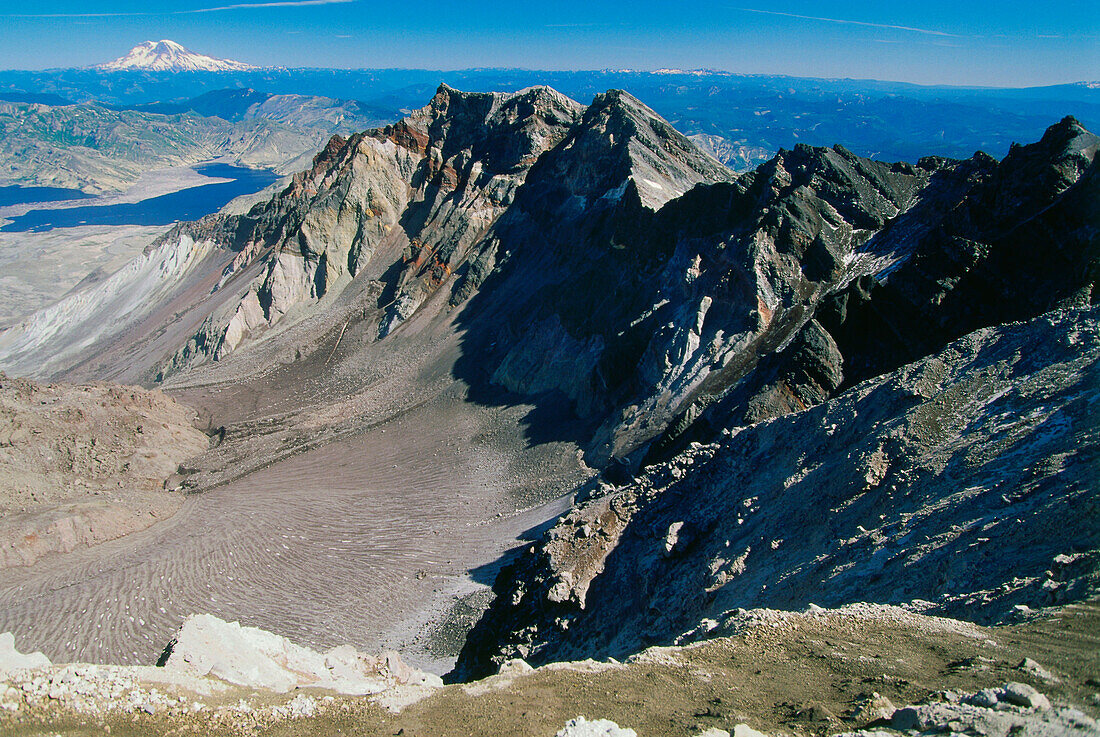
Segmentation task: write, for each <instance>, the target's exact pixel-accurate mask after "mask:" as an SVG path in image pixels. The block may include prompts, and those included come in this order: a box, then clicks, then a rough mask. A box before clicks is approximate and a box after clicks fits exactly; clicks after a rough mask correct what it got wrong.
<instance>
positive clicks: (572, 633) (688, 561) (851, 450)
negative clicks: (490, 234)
mask: <svg viewBox="0 0 1100 737" xmlns="http://www.w3.org/2000/svg"><path fill="white" fill-rule="evenodd" d="M1097 316H1098V314H1097V308H1092V309H1089V310H1068V311H1065V312H1061V313H1058V312H1055V313H1051V314H1049V315H1046V316H1043V317H1040V318H1036V319H1035V320H1033V321H1031V322H1029V323H1022V324H1017V325H1010V326H1004V327H1000V328H994V329H984V330H980V331H977V332H975V333H972V334H970V335H968V336H966V337H965V338H963V339H960V340H959V341H956V342H955V343H952V344H951V345H950V346H948V348H947V349H945V350H944V351H942V352H940V353H938V354H936V355H933V356H930V357H928V358H925V359H922V360H921V361H918V362H916V363H913V364H910V365H908V366H906V367H904V368H902V369H899V370H898V371H896V372H893V373H891V374H887V375H885V376H882V377H879V378H877V379H874V380H868V381H866V382H863V383H861V384H859V385H857V386H855V387H853V388H852V389H851V390H849V391H847V392H845V393H843V394H841V395H840V396H838V397H837V398H835V399H833V400H830V401H829V402H826V403H824V404H821V405H818V406H816V407H814V408H812V409H809V410H805V411H803V412H798V413H794V414H790V415H787V416H784V417H780V418H778V419H774V420H771V421H767V422H762V423H758V424H755V425H752V426H749V427H745V428H731V429H729V430H727V431H726V432H725V433H724V437H723V438H722V439H721V440H720V441H719V442H717V443H712V444H709V445H695V446H693V447H692V448H690V449H688V450H687V451H685V452H683V453H681V454H680V455H678V456H676V457H675V458H673V459H672V460H671V461H669V462H667V463H662V464H658V465H655V466H653V467H651V468H649V469H648V470H647V471H646V472H645V474H643V475H642V476H641V477H640V478H639V479H638V480H637V481H635V482H633V483H630V484H626V485H623V486H621V487H619V488H615V487H611V486H608V485H606V484H604V483H601V482H598V481H597V482H594V483H593V484H592V485H591V486H590V488H589V489H588V491H587V496H589V497H590V498H588V499H587V500H584V494H582V501H580V502H579V503H578V504H577V505H576V506H575V507H574V508H573V510H572V511H570V512H569V513H568V514H566V515H564V516H563V517H562V518H561V519H560V520H559V521H558V522H557V524H556V525H555V526H554V527H553V528H552V529H551V530H550V531H548V532H547V533H546V534H545V535H544V536H543V537H542V538H541V539H540V540H539V541H538V542H537V543H536V544H535V545H533V546H531V547H530V548H529V549H527V550H526V551H525V552H524V553H523V554H522V555H521V556H520V558H519V559H518V560H517V561H516V562H515V563H514V564H513V565H512V566H511V567H509V568H507V569H505V570H504V571H502V574H501V576H500V577H499V578H498V580H497V584H496V586H495V593H496V599H495V602H494V603H493V605H492V606H491V607H490V609H489V611H488V613H487V614H486V616H485V617H484V618H483V619H482V621H481V622H479V623H478V625H477V626H476V627H475V629H474V631H473V632H472V633H471V635H470V637H469V638H468V640H467V644H466V647H465V649H464V650H463V654H462V655H461V656H460V659H459V664H458V666H457V669H456V676H457V677H459V678H468V677H471V676H477V675H483V674H485V673H486V672H492V671H493V670H495V668H496V667H497V665H498V664H499V663H501V662H504V661H505V660H507V659H509V658H513V657H523V658H525V659H527V660H531V661H532V662H536V663H541V662H549V661H552V660H563V659H571V658H575V657H578V656H579V655H581V654H584V656H587V657H606V656H613V657H621V656H623V655H625V654H629V653H631V652H634V651H636V650H638V649H639V648H641V647H643V646H645V645H648V644H653V643H662V642H664V643H667V642H671V641H672V640H673V639H674V638H675V637H676V636H677V635H679V633H681V632H684V631H687V630H690V629H693V628H696V627H700V628H702V630H703V631H706V630H707V629H708V628H714V627H718V626H719V625H718V624H716V623H718V622H721V621H722V620H723V618H724V617H726V616H728V612H730V611H731V610H736V609H738V608H744V607H755V606H762V605H767V606H774V607H778V608H783V609H800V608H803V607H805V606H807V605H808V604H810V603H820V604H822V605H825V606H837V605H840V604H844V603H847V602H852V601H861V600H873V601H882V602H889V603H907V604H909V605H911V606H913V607H916V608H918V609H920V610H924V611H930V612H936V613H943V614H946V615H949V616H954V617H960V618H964V619H971V620H976V621H986V622H1004V621H1012V619H1013V617H1014V616H1017V615H1018V614H1019V613H1020V612H1021V611H1023V612H1027V611H1030V610H1031V609H1037V608H1040V607H1043V606H1048V605H1051V604H1062V603H1064V602H1066V601H1072V600H1075V599H1080V598H1085V597H1088V596H1090V595H1092V593H1093V592H1095V590H1096V585H1097V581H1098V580H1100V579H1098V576H1100V531H1098V529H1097V527H1096V524H1095V519H1096V516H1095V513H1094V512H1095V508H1096V505H1097V503H1098V497H1097V493H1098V491H1100V489H1097V487H1096V485H1095V468H1096V462H1097V461H1096V457H1095V451H1096V448H1097V447H1100V444H1098V441H1100V435H1098V433H1100V423H1097V421H1096V417H1095V414H1094V413H1093V412H1092V410H1091V404H1092V402H1094V401H1095V400H1096V398H1097V396H1098V395H1097V394H1096V386H1097V385H1096V377H1097V372H1098V366H1097V361H1098V360H1100V331H1098V328H1097V324H1098V323H1097ZM947 479H950V481H949V482H948V481H946V480H947ZM1007 551H1013V552H1012V554H1008V553H1007ZM724 613H726V614H724Z"/></svg>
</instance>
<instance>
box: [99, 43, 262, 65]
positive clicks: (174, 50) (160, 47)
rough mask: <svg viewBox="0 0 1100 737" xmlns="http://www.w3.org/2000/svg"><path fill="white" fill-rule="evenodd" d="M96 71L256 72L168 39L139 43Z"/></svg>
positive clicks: (234, 62) (235, 62)
mask: <svg viewBox="0 0 1100 737" xmlns="http://www.w3.org/2000/svg"><path fill="white" fill-rule="evenodd" d="M95 68H96V69H102V70H103V71H106V72H121V71H132V70H139V69H140V70H146V71H153V72H242V71H247V70H249V69H256V67H254V66H252V65H251V64H245V63H244V62H240V61H233V60H232V59H217V58H215V57H213V56H205V55H203V54H196V53H195V52H194V51H190V50H188V49H185V48H184V47H183V46H181V45H180V44H178V43H176V42H175V41H169V40H168V39H164V40H161V41H146V42H145V43H141V44H138V45H137V46H135V47H134V48H132V49H130V52H129V53H127V54H126V55H124V56H120V57H119V58H117V59H115V60H114V61H109V62H107V63H106V64H99V65H97V66H96V67H95Z"/></svg>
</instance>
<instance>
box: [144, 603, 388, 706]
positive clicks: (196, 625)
mask: <svg viewBox="0 0 1100 737" xmlns="http://www.w3.org/2000/svg"><path fill="white" fill-rule="evenodd" d="M170 648H171V654H170V656H169V658H168V661H167V663H166V664H165V668H166V669H167V670H171V671H176V672H179V673H184V674H188V675H194V676H205V675H211V676H214V677H216V678H220V679H221V680H223V681H227V682H229V683H234V684H237V685H240V686H249V687H251V688H266V689H270V690H272V691H277V692H280V693H285V692H287V691H289V690H291V689H293V688H296V687H299V686H314V687H317V688H327V689H331V690H333V691H339V692H340V693H346V694H353V695H366V694H374V693H378V692H380V691H382V690H384V689H385V687H386V684H385V682H384V681H383V680H382V679H381V678H380V677H379V676H378V675H376V674H368V673H366V672H364V671H363V670H359V669H357V668H356V665H357V664H356V662H355V660H354V659H353V658H352V657H351V656H350V655H349V654H348V653H347V652H345V651H342V650H339V651H333V652H330V653H329V654H328V655H322V654H321V653H318V652H315V651H313V650H310V649H308V648H305V647H302V646H300V645H296V644H294V643H293V642H291V641H290V640H288V639H287V638H285V637H282V636H280V635H276V634H274V633H271V632H267V631H265V630H261V629H259V628H256V627H242V626H241V625H240V623H238V622H226V621H224V620H221V619H218V618H217V617H214V616H212V615H209V614H199V615H194V616H191V617H189V618H188V619H187V620H186V621H185V622H184V623H183V626H182V627H180V629H179V631H178V632H177V633H176V636H175V638H174V639H173V640H172V643H171V644H170Z"/></svg>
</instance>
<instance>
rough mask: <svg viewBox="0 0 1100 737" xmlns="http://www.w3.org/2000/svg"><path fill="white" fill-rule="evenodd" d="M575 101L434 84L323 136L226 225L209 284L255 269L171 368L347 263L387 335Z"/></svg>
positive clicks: (297, 297) (299, 302)
mask: <svg viewBox="0 0 1100 737" xmlns="http://www.w3.org/2000/svg"><path fill="white" fill-rule="evenodd" d="M580 109H581V108H580V106H579V105H577V104H576V103H574V102H573V101H572V100H569V99H568V98H565V97H564V96H562V95H560V94H558V93H556V92H554V91H553V90H550V89H547V88H534V89H531V90H528V91H524V92H520V93H516V94H514V95H499V94H463V93H459V92H457V91H455V90H452V89H450V88H449V87H446V86H444V87H441V88H440V90H439V92H438V93H437V94H436V96H435V98H433V100H432V102H431V104H430V105H429V106H428V107H426V108H424V109H423V110H420V111H417V112H416V113H414V114H413V115H411V116H409V117H407V118H405V119H403V120H402V121H400V122H398V123H397V124H395V125H392V126H387V127H386V128H383V129H380V130H374V131H369V132H367V133H364V134H358V135H355V136H352V137H351V138H349V139H347V140H345V139H342V138H340V137H334V138H333V139H332V140H331V141H330V142H329V145H328V147H326V148H325V150H324V151H323V152H322V153H321V154H320V155H318V157H317V159H316V160H315V161H314V164H313V167H312V169H310V170H309V171H307V172H303V173H301V174H299V175H297V176H296V177H295V178H294V181H293V183H292V184H291V185H290V187H288V188H287V189H286V190H285V191H284V192H282V193H281V194H280V195H279V196H277V197H276V198H274V199H273V200H271V201H270V202H268V203H265V204H262V205H259V206H257V207H256V208H254V209H253V210H252V211H251V212H249V213H248V215H246V216H243V217H240V218H232V219H230V220H229V221H227V222H226V223H225V224H224V226H223V228H222V233H221V237H222V238H223V239H224V240H228V241H229V242H231V243H233V244H234V246H235V247H236V248H239V249H240V253H239V255H238V257H237V258H236V259H235V261H234V262H233V264H231V265H230V266H229V267H228V268H227V269H226V272H225V274H224V275H223V280H222V283H221V284H219V286H221V285H222V284H224V283H225V282H228V281H229V280H231V279H232V278H233V277H234V275H235V274H236V273H237V272H239V271H241V270H244V269H246V268H247V267H248V266H249V265H250V264H251V263H253V262H256V261H257V260H261V261H262V262H263V264H264V266H263V272H262V274H261V275H260V276H258V277H255V278H254V279H253V281H252V283H251V284H250V285H249V287H248V292H247V294H246V295H245V297H244V298H243V299H242V300H241V301H240V302H238V303H237V304H236V305H230V306H229V308H228V309H226V308H223V311H222V313H221V314H215V315H213V316H212V319H211V320H209V321H208V322H207V323H206V324H205V325H204V326H203V329H202V331H201V332H200V333H199V334H198V335H196V337H195V339H193V340H192V341H191V343H190V344H189V345H188V346H187V347H186V348H184V349H183V350H182V351H180V353H178V354H177V356H176V357H175V358H174V359H173V361H172V363H171V364H170V366H169V368H171V369H178V368H179V367H181V366H184V365H188V364H191V363H194V362H195V361H201V360H203V359H205V358H206V357H208V356H212V357H214V358H223V357H225V356H226V355H228V354H229V353H230V352H232V351H233V350H234V349H235V348H236V347H237V346H238V345H240V343H241V341H242V340H244V339H245V338H246V337H249V336H256V335H258V334H259V333H261V332H262V331H263V330H264V329H266V328H268V327H270V326H272V325H274V324H276V323H278V322H280V321H282V320H283V319H284V318H286V317H287V316H288V315H292V316H295V317H301V316H302V315H303V314H305V313H306V312H307V311H308V308H309V307H311V306H312V305H314V304H316V303H317V302H318V301H320V300H322V299H324V298H325V297H326V296H328V297H332V296H335V295H338V294H339V293H340V292H341V291H342V290H343V289H344V288H345V287H346V286H347V284H348V282H349V281H350V280H351V279H352V278H354V277H356V276H358V275H362V277H361V278H362V279H364V280H368V281H371V282H374V283H375V284H376V289H375V295H376V297H377V301H378V304H377V306H378V307H379V308H380V309H382V310H383V311H384V317H383V318H382V319H381V323H380V326H379V336H380V337H384V336H385V335H386V334H388V333H389V332H390V331H391V330H393V328H394V327H396V326H397V325H398V324H400V322H401V321H402V320H403V319H405V318H407V317H408V316H409V315H410V314H412V312H414V311H415V310H416V309H417V307H418V306H419V305H420V304H421V303H422V302H423V301H424V300H425V299H426V298H427V297H428V296H429V295H430V294H432V293H433V292H434V291H435V290H436V289H438V287H439V286H440V285H441V284H442V283H444V282H445V281H449V277H450V276H451V274H452V273H453V272H454V270H455V268H456V267H457V265H458V264H459V263H461V262H462V261H463V260H464V259H465V258H466V257H467V255H468V253H469V251H470V249H471V247H472V246H473V245H474V244H476V243H477V242H478V241H479V240H480V239H481V238H482V237H483V236H484V234H485V232H486V231H487V229H488V228H489V226H490V225H492V223H493V222H494V221H495V220H496V219H497V217H499V215H500V214H501V213H502V212H503V211H504V210H505V208H506V207H507V206H508V205H509V204H510V203H511V201H512V198H513V196H514V193H515V190H516V188H517V187H518V186H519V185H520V184H521V183H522V182H523V180H524V177H525V175H526V172H527V170H528V168H529V167H530V166H531V164H533V163H534V162H535V160H537V159H538V157H539V156H540V155H541V154H542V153H543V152H544V151H546V150H547V149H548V148H551V147H553V146H554V145H556V144H557V143H558V142H559V141H560V140H561V139H562V137H564V135H565V134H566V132H567V131H568V129H569V127H570V126H571V125H572V123H573V122H574V121H575V119H576V118H577V117H578V115H579V113H580Z"/></svg>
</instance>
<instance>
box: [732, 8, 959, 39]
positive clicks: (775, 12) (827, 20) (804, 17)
mask: <svg viewBox="0 0 1100 737" xmlns="http://www.w3.org/2000/svg"><path fill="white" fill-rule="evenodd" d="M734 10H742V11H744V12H746V13H760V14H761V15H781V16H783V17H785V18H799V19H801V20H819V21H823V22H825V23H843V24H844V25H848V26H868V27H870V28H890V29H892V30H895V31H910V32H912V33H924V34H926V35H929V36H948V37H950V38H963V37H962V36H960V35H958V34H957V33H947V32H945V31H933V30H931V29H929V28H914V27H913V26H895V25H892V24H890V23H869V22H867V21H862V20H845V19H843V18H823V17H821V16H817V15H799V14H797V13H782V12H780V11H778V10H759V9H758V8H734Z"/></svg>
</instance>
